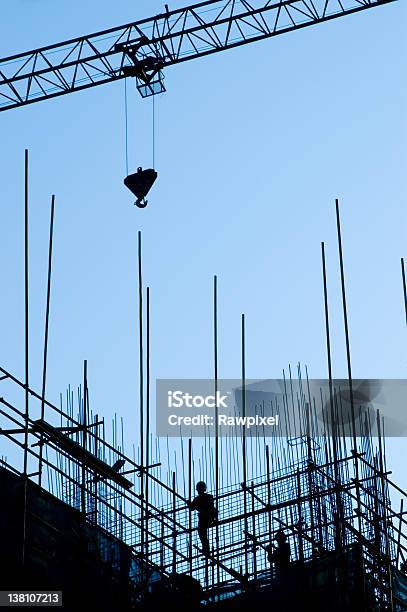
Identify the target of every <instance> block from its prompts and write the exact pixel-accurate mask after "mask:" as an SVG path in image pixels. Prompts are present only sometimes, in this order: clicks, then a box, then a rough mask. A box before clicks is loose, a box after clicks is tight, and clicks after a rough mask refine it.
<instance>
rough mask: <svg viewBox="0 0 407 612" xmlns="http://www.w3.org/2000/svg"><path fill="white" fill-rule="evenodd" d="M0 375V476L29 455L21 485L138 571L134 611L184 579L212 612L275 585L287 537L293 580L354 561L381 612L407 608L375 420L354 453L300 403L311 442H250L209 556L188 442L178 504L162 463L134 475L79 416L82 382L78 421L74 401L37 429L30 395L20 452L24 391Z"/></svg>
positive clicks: (221, 507) (398, 519) (401, 548)
mask: <svg viewBox="0 0 407 612" xmlns="http://www.w3.org/2000/svg"><path fill="white" fill-rule="evenodd" d="M0 372H1V380H0V393H1V398H0V404H1V408H0V418H1V430H0V433H1V435H2V437H3V440H4V444H3V447H5V446H6V441H7V443H9V445H11V446H10V447H9V456H10V457H12V458H13V461H12V463H10V460H6V459H5V458H3V459H2V466H3V467H4V468H7V469H8V470H10V471H12V472H13V473H15V474H20V475H21V477H23V478H24V470H23V469H21V468H20V469H19V468H18V463H19V460H20V463H21V459H23V458H24V455H27V458H26V464H27V473H26V478H27V479H29V480H32V481H33V482H38V481H41V487H42V489H45V490H47V491H49V492H51V493H52V494H53V495H54V496H55V497H57V498H58V499H60V500H62V501H63V502H64V503H65V504H67V505H69V506H71V507H73V508H75V509H76V510H77V512H79V513H81V516H82V517H83V521H84V523H86V524H88V525H89V526H90V527H92V528H93V527H97V528H98V533H99V534H103V533H104V534H106V536H105V538H103V537H102V536H101V535H100V536H98V550H99V554H100V555H101V556H102V557H103V556H104V557H105V558H108V557H109V556H110V558H111V559H112V558H113V556H114V554H113V550H116V549H115V547H114V546H112V542H113V541H115V542H116V541H119V542H122V543H123V544H125V545H126V546H127V547H129V549H130V550H131V551H132V552H131V555H132V558H133V559H134V560H135V561H139V563H134V564H133V565H132V568H133V572H134V575H133V576H132V577H130V576H129V578H131V579H132V580H133V584H134V585H135V589H134V598H135V602H137V601H142V599H143V597H145V596H146V594H147V593H148V592H149V591H151V588H152V583H153V582H156V581H157V580H158V579H170V578H171V576H175V575H180V574H182V575H188V576H190V577H191V578H194V579H196V580H198V581H199V582H200V584H201V585H202V587H203V599H204V600H205V601H206V603H207V604H210V603H211V602H216V601H219V600H222V599H225V598H228V597H231V596H237V595H239V594H241V593H244V592H247V591H248V590H252V589H260V590H261V589H264V588H268V587H270V586H272V585H273V584H274V585H275V584H276V581H277V582H278V576H276V575H275V571H274V572H273V566H272V564H270V562H269V561H268V558H267V548H268V547H269V546H270V545H272V543H273V540H274V537H275V535H276V533H277V532H278V531H279V530H281V529H283V530H284V532H285V533H286V535H287V537H288V542H289V544H290V549H291V568H292V572H297V574H298V572H300V571H304V570H303V569H301V568H304V567H305V568H306V567H307V566H309V565H310V564H313V566H314V567H317V565H318V564H319V565H321V564H323V563H324V562H325V561H324V560H326V559H332V558H333V557H334V556H335V555H337V556H338V555H341V554H342V555H345V556H346V555H348V561H347V562H346V564H347V569H346V571H347V572H349V571H350V570H349V568H350V567H351V566H352V562H354V563H357V564H359V565H360V564H361V566H362V568H363V572H362V574H363V584H362V587H361V588H362V590H363V592H364V593H365V595H366V597H367V594H368V596H369V597H370V598H373V599H372V600H374V602H375V605H376V607H377V609H378V610H387V609H393V610H396V609H400V610H403V609H407V606H406V603H405V602H404V603H403V600H402V598H400V596H399V595H398V594H397V591H396V589H395V584H396V582H397V580H403V576H404V574H403V572H402V571H401V570H400V568H402V567H403V565H404V566H405V561H406V559H407V543H406V536H405V525H406V519H405V514H406V512H405V511H404V510H403V508H405V493H404V492H403V491H402V490H401V489H400V488H399V487H398V486H397V485H396V484H395V483H393V482H392V481H391V480H390V478H389V475H390V472H389V471H388V469H387V466H386V458H385V447H384V442H385V440H384V437H383V435H382V433H381V425H380V416H379V415H378V430H379V436H378V437H377V438H374V437H373V436H372V435H371V433H370V428H368V427H366V433H365V435H364V436H362V437H358V439H357V440H356V445H355V444H354V442H355V440H352V439H351V438H349V437H347V436H343V435H339V433H337V434H336V435H335V436H333V435H330V434H329V433H327V432H326V431H321V426H320V424H318V422H317V418H316V408H315V403H314V406H313V408H311V407H310V404H309V403H307V402H305V401H304V402H299V405H298V416H297V418H298V419H299V420H300V419H302V420H304V421H306V422H307V424H308V434H309V435H307V436H303V437H295V436H293V437H291V438H286V439H282V438H281V437H279V436H277V437H276V438H275V439H261V438H260V437H257V438H253V439H252V440H247V441H246V444H247V451H248V452H247V456H249V457H251V458H253V460H254V458H255V457H256V455H258V456H259V455H260V454H263V455H264V456H263V457H262V458H261V457H259V463H258V465H257V469H259V470H260V471H259V473H257V474H256V473H255V472H256V470H255V469H251V470H250V471H249V472H246V474H247V473H248V474H249V477H248V478H247V480H246V481H243V482H242V481H238V482H230V483H229V484H228V485H227V486H223V487H221V488H220V489H219V492H218V496H217V507H218V513H219V515H218V521H217V524H216V526H214V527H213V528H211V529H210V532H211V536H210V537H211V553H210V555H209V557H205V556H203V555H202V553H201V551H200V549H199V546H198V544H197V542H198V540H197V536H196V526H195V517H194V516H193V512H192V510H191V507H190V503H191V501H192V495H193V485H194V478H195V476H194V469H193V465H194V464H195V463H196V461H195V459H196V458H195V457H194V449H193V445H192V441H191V439H189V440H188V453H187V454H188V460H187V462H186V464H187V466H186V474H185V476H186V481H187V485H188V486H187V488H188V491H187V495H184V494H183V493H182V492H180V490H179V488H178V487H177V485H176V478H175V472H173V473H172V477H171V483H170V484H167V483H166V482H165V479H164V478H163V477H162V474H161V471H162V469H163V468H162V465H161V461H160V458H159V457H156V458H155V460H154V461H153V462H152V463H151V464H150V465H145V466H141V465H140V464H139V463H137V462H136V461H135V460H134V458H133V459H132V458H130V457H129V456H128V455H126V454H125V453H124V452H123V448H122V445H121V444H120V443H118V440H117V439H116V440H115V441H114V442H115V443H114V444H112V443H109V442H108V441H107V439H106V434H105V423H104V419H103V418H102V419H101V418H100V417H99V416H98V415H94V414H92V413H91V412H89V413H88V414H85V412H84V410H85V409H86V401H84V398H85V397H86V394H87V387H86V380H85V392H83V389H82V392H81V390H80V389H79V390H78V395H77V402H78V410H79V412H78V414H77V415H76V417H75V416H74V401H73V396H74V394H73V391H72V390H69V391H68V393H67V399H66V403H65V405H64V403H63V402H62V404H61V406H60V407H57V406H55V405H53V404H52V403H50V402H48V401H45V408H46V410H45V417H46V418H45V419H41V417H40V415H41V410H42V404H43V398H42V397H41V395H40V394H38V393H36V392H35V391H34V390H32V389H31V388H29V389H28V393H29V405H30V416H29V420H28V435H27V444H25V443H24V439H25V436H26V428H25V427H26V422H25V415H24V412H22V411H21V410H19V409H18V408H17V406H18V405H19V404H20V401H21V400H22V399H23V397H24V394H25V392H26V387H25V385H24V383H22V382H21V381H19V380H18V379H17V378H16V377H15V376H13V375H12V374H11V373H10V372H8V371H6V370H5V369H3V368H0ZM301 404H302V405H301ZM277 433H278V432H277ZM116 438H117V436H116ZM223 443H224V444H225V446H224V447H222V448H221V451H220V452H221V454H222V453H228V454H229V455H232V456H233V452H234V451H233V446H234V447H235V448H236V447H237V446H239V445H240V446H241V445H242V438H234V439H233V440H232V439H229V440H225V441H223ZM230 445H232V446H230ZM40 449H42V452H40ZM16 451H20V453H18V452H16ZM23 463H24V461H23ZM225 465H226V464H225ZM264 466H266V469H265V470H264ZM226 472H227V468H226ZM142 475H143V477H144V487H143V490H144V496H143V497H142V496H141V494H140V489H141V485H140V480H141V477H142ZM147 483H148V484H147ZM181 488H182V487H181ZM146 490H147V491H148V495H146ZM395 497H397V498H399V499H400V500H401V507H400V510H399V511H396V510H394V509H393V500H394V499H395ZM112 538H113V540H112ZM352 551H353V552H352ZM355 551H356V552H355ZM352 555H353V556H352ZM355 555H356V557H355ZM352 559H353V561H352ZM355 559H356V560H355ZM351 561H352V562H351ZM129 567H130V566H129ZM344 571H345V570H344ZM371 609H375V608H371Z"/></svg>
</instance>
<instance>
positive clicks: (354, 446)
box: [335, 199, 362, 533]
mask: <svg viewBox="0 0 407 612" xmlns="http://www.w3.org/2000/svg"><path fill="white" fill-rule="evenodd" d="M335 208H336V226H337V232H338V248H339V265H340V272H341V288H342V306H343V322H344V327H345V342H346V361H347V365H348V380H349V395H350V407H351V418H352V437H353V452H354V456H355V462H354V468H355V488H356V498H357V515H358V518H357V522H358V530H359V533H361V531H362V520H361V506H360V485H359V461H358V458H357V448H356V422H355V405H354V399H353V385H352V366H351V357H350V342H349V327H348V313H347V306H346V289H345V273H344V266H343V251H342V235H341V220H340V215H339V200H338V199H336V200H335Z"/></svg>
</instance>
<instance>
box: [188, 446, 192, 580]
mask: <svg viewBox="0 0 407 612" xmlns="http://www.w3.org/2000/svg"><path fill="white" fill-rule="evenodd" d="M188 501H189V512H188V528H189V545H188V559H189V573H190V575H191V576H192V509H191V503H192V438H189V439H188Z"/></svg>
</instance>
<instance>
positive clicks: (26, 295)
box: [24, 149, 29, 476]
mask: <svg viewBox="0 0 407 612" xmlns="http://www.w3.org/2000/svg"><path fill="white" fill-rule="evenodd" d="M24 174H25V181H24V323H25V338H24V342H25V347H24V348H25V350H24V356H25V415H24V419H25V431H24V476H27V472H28V465H27V464H28V422H29V293H28V291H29V284H28V280H29V277H28V272H29V270H28V149H26V150H25V172H24Z"/></svg>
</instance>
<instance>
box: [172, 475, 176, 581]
mask: <svg viewBox="0 0 407 612" xmlns="http://www.w3.org/2000/svg"><path fill="white" fill-rule="evenodd" d="M175 487H176V476H175V472H173V473H172V520H173V524H174V526H173V532H172V573H173V574H174V575H175V574H176V572H177V522H176V514H177V509H176V496H175Z"/></svg>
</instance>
